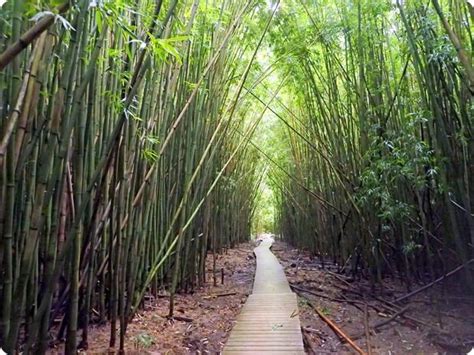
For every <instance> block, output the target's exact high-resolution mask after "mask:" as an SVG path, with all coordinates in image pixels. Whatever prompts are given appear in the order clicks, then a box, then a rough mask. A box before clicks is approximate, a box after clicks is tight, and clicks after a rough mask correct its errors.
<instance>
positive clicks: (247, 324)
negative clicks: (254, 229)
mask: <svg viewBox="0 0 474 355" xmlns="http://www.w3.org/2000/svg"><path fill="white" fill-rule="evenodd" d="M271 245H272V240H271V239H270V238H267V239H265V240H263V242H262V243H261V244H260V246H258V247H257V248H255V250H254V252H255V255H256V256H257V272H256V275H255V282H254V286H253V293H252V294H251V295H250V296H249V298H248V299H247V302H246V303H245V305H244V306H243V308H242V311H241V313H240V314H239V316H238V317H237V323H236V324H235V326H234V328H233V329H232V331H231V333H230V337H229V340H228V341H227V344H226V345H225V347H224V352H223V353H224V354H261V353H265V354H304V353H305V352H304V348H303V338H302V335H301V328H300V319H299V316H298V303H297V298H296V294H294V293H293V292H291V289H290V286H289V285H288V280H287V279H286V276H285V272H284V271H283V267H282V266H281V265H280V263H279V262H278V260H277V258H276V257H275V255H273V253H272V252H271V251H270V249H269V248H270V246H271Z"/></svg>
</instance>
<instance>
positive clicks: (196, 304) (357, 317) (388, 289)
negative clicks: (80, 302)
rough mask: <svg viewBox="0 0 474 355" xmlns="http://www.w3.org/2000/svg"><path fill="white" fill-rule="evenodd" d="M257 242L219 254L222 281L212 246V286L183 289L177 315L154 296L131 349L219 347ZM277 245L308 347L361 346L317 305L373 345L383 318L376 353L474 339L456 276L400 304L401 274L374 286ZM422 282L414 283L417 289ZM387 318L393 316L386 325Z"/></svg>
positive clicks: (469, 305) (447, 349) (317, 350)
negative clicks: (348, 341)
mask: <svg viewBox="0 0 474 355" xmlns="http://www.w3.org/2000/svg"><path fill="white" fill-rule="evenodd" d="M254 247H255V244H254V243H244V244H241V245H239V246H238V247H237V248H235V249H231V250H228V251H227V253H226V254H223V255H219V256H218V259H217V263H216V266H217V267H216V270H217V271H218V273H217V286H213V281H212V280H213V274H212V254H211V255H210V256H209V257H208V260H207V271H208V275H207V280H208V282H207V284H206V286H204V287H202V288H200V289H198V290H196V291H195V292H194V293H192V294H178V295H177V296H176V306H175V309H176V316H177V318H178V319H175V320H170V319H168V318H167V317H166V315H167V314H168V307H169V301H168V298H167V297H166V296H165V295H163V296H162V297H158V298H157V299H155V300H150V301H147V304H146V307H145V309H144V310H142V311H141V312H140V313H139V314H138V315H137V316H136V317H135V318H134V320H133V321H132V322H131V323H130V325H129V327H128V330H127V336H126V338H127V339H126V352H127V354H138V353H140V354H143V353H151V354H218V353H219V352H220V351H221V350H222V348H223V346H224V344H225V342H226V340H227V338H228V336H229V334H230V330H231V329H232V327H233V325H234V321H235V319H236V317H237V315H238V313H239V312H240V309H241V307H242V306H243V304H244V303H245V301H246V299H247V296H248V295H249V294H250V293H251V290H252V286H253V278H254V273H255V258H254V256H253V252H252V250H253V248H254ZM272 251H273V252H274V253H275V255H276V256H277V257H278V259H279V260H280V262H281V264H282V265H283V267H284V269H285V272H286V275H287V278H288V281H289V282H290V285H292V287H293V290H294V291H295V292H296V293H297V294H298V300H299V311H300V314H299V316H300V320H301V326H302V330H303V338H304V342H305V348H306V351H307V352H308V353H309V354H325V353H337V354H351V353H354V350H353V349H352V348H351V347H350V346H349V345H348V344H346V343H344V342H342V341H341V339H340V338H339V337H338V336H337V335H336V334H335V332H334V331H333V330H332V329H331V328H330V327H329V326H328V325H327V323H326V322H324V321H323V320H322V319H321V318H320V317H319V316H318V314H317V313H316V312H315V310H314V309H313V307H314V308H317V309H318V310H319V311H320V312H321V313H322V314H323V315H324V316H326V317H327V318H328V319H330V320H331V321H332V322H334V324H335V325H336V326H337V327H338V328H339V329H341V330H342V331H343V332H344V333H345V334H346V335H348V336H349V337H350V338H352V339H353V340H354V341H355V343H356V344H357V345H358V346H359V347H360V348H361V349H362V350H363V351H366V352H367V349H368V348H367V337H366V333H365V329H366V328H365V324H368V325H369V326H370V328H372V327H373V326H374V325H377V327H376V330H372V331H371V333H370V336H369V339H370V348H371V352H372V354H445V353H448V354H465V353H466V352H467V351H469V350H470V349H471V347H473V346H474V299H472V298H469V297H468V296H466V295H462V294H461V293H460V292H458V288H459V287H457V285H456V284H455V283H453V281H451V284H449V286H447V283H445V284H444V286H435V287H432V288H430V289H428V290H427V291H424V292H422V293H420V294H418V295H416V296H415V297H413V298H410V299H409V300H408V301H407V302H406V303H403V304H399V305H396V307H395V308H394V307H393V306H390V305H389V304H388V303H387V302H390V300H393V299H395V298H397V297H399V296H401V295H404V294H405V293H406V292H407V290H406V287H405V286H404V285H402V284H400V283H399V282H398V281H394V280H392V281H388V280H385V281H384V282H385V283H384V289H383V290H378V291H377V293H376V294H373V293H372V292H371V289H370V286H369V283H368V282H367V281H365V280H358V281H352V280H351V279H349V278H348V277H346V276H343V275H340V274H337V273H336V270H337V267H336V266H335V265H332V264H330V263H327V264H326V265H325V269H322V265H321V263H320V261H319V259H317V258H312V257H311V256H310V255H309V253H306V252H302V251H298V250H296V249H294V248H292V247H289V246H287V245H286V244H285V243H282V242H279V241H277V242H276V243H275V244H274V245H273V247H272ZM221 268H222V269H223V270H224V284H223V285H222V284H221V274H220V271H221ZM448 282H449V281H448ZM442 284H443V283H440V285H442ZM418 287H419V286H417V285H413V287H412V289H417V288H418ZM443 287H444V288H443ZM447 287H449V291H447V290H446V288H447ZM365 304H367V311H365V309H366V306H365ZM395 314H400V316H394V315H395ZM382 322H385V323H386V324H385V325H383V326H379V325H380V323H382ZM109 333H110V326H97V327H93V328H91V329H90V341H89V349H88V351H87V353H88V354H91V353H94V354H97V353H103V354H105V353H108V352H109V351H108V350H109V349H108V346H107V344H108V340H109ZM368 354H369V353H368Z"/></svg>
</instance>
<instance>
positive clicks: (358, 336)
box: [352, 306, 408, 340]
mask: <svg viewBox="0 0 474 355" xmlns="http://www.w3.org/2000/svg"><path fill="white" fill-rule="evenodd" d="M407 310H408V306H407V307H404V308H402V309H400V310H398V311H397V312H395V313H394V314H392V315H391V316H390V317H389V318H387V319H384V320H383V321H380V322H378V323H376V324H374V325H373V326H371V327H370V328H371V329H370V330H375V329H378V328H380V327H383V326H384V325H386V324H388V323H390V322H392V321H394V320H395V319H396V318H397V317H399V316H402V315H403V313H405V312H406V311H407ZM364 335H367V332H364V333H359V334H356V335H353V336H352V339H353V340H357V339H359V338H361V337H363V336H364Z"/></svg>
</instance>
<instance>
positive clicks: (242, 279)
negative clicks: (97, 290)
mask: <svg viewBox="0 0 474 355" xmlns="http://www.w3.org/2000/svg"><path fill="white" fill-rule="evenodd" d="M254 247H255V245H254V244H251V243H243V244H240V245H239V246H237V247H236V248H234V249H229V250H228V251H227V253H225V254H223V255H218V258H217V262H216V270H217V271H218V272H217V275H216V280H217V286H213V272H212V270H213V269H212V263H213V258H212V254H211V255H209V257H208V258H207V284H206V286H204V287H201V288H199V289H197V290H195V292H194V293H192V294H178V295H176V298H175V315H176V319H174V320H170V319H168V318H167V317H166V315H167V314H168V311H169V299H168V297H166V296H163V297H158V298H156V299H155V300H151V301H148V302H147V304H146V307H145V309H144V310H142V311H141V312H140V313H139V314H138V315H136V316H135V318H134V319H133V321H132V322H131V323H130V324H129V326H128V329H127V335H126V353H127V354H132V353H134V354H138V353H140V354H143V353H154V354H217V353H219V352H220V351H221V350H222V348H223V346H224V344H225V342H226V340H227V338H228V336H229V335H230V330H231V329H232V327H233V325H234V323H233V321H234V320H235V318H236V317H237V315H238V314H239V312H240V309H241V307H242V306H243V304H244V303H245V301H246V299H247V297H248V295H249V294H250V293H251V291H252V286H253V277H254V274H255V257H254V255H253V252H252V250H253V248H254ZM221 269H223V270H224V284H221V281H222V280H221ZM109 335H110V325H108V326H98V327H95V328H92V329H90V340H89V349H88V350H87V353H88V354H92V353H93V354H98V353H104V354H105V353H107V352H108V350H109V349H108V343H109ZM83 353H85V352H83Z"/></svg>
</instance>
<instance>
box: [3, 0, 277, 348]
mask: <svg viewBox="0 0 474 355" xmlns="http://www.w3.org/2000/svg"><path fill="white" fill-rule="evenodd" d="M255 5H256V3H255V2H254V1H226V0H222V1H199V0H193V1H177V0H169V1H162V0H140V1H135V0H133V1H132V0H130V1H128V0H119V1H90V0H87V1H86V0H78V1H66V2H64V3H63V2H61V3H59V4H58V1H51V2H46V1H43V2H36V1H27V0H15V1H8V2H7V3H6V4H5V5H3V7H2V8H1V12H0V33H1V39H0V53H1V54H0V63H1V68H2V69H1V71H0V117H1V121H0V132H1V136H0V201H1V203H0V235H1V236H2V237H1V244H0V265H1V272H0V294H1V299H2V302H1V306H2V307H1V309H0V343H1V344H2V347H3V349H4V350H6V351H7V352H8V353H10V352H12V351H13V350H14V349H17V350H21V351H24V352H25V353H31V352H35V353H44V352H45V351H46V350H47V348H48V346H49V345H50V342H52V341H55V340H59V341H62V340H65V341H66V344H65V352H66V353H70V354H71V353H75V351H76V349H77V347H78V344H77V341H76V340H78V341H80V344H79V346H80V347H81V348H87V342H88V326H89V325H90V324H97V323H105V322H106V321H108V322H110V347H112V348H113V347H117V348H119V349H123V348H124V335H125V331H126V329H127V324H128V322H129V320H130V319H131V318H132V317H133V315H134V314H135V312H136V311H137V309H138V308H139V307H140V306H141V305H142V304H143V300H144V297H145V296H146V295H149V294H150V293H151V294H156V293H157V292H159V291H160V290H162V289H164V288H166V289H167V290H168V291H169V293H170V298H171V302H170V303H171V307H170V316H173V296H174V294H175V293H176V292H179V291H181V290H185V291H190V290H192V289H193V288H194V287H196V286H198V285H200V284H202V283H203V282H205V281H206V280H205V277H206V268H205V259H206V254H207V252H208V251H211V252H213V253H214V257H215V254H216V253H217V252H220V251H221V250H222V248H228V247H232V246H233V245H235V244H236V243H238V242H241V241H243V240H246V239H247V238H248V237H249V236H250V221H251V218H252V215H253V213H254V208H255V206H254V200H255V194H256V193H255V191H257V186H258V184H259V181H260V180H261V178H262V173H261V171H260V170H259V169H256V167H255V162H256V161H257V157H256V152H255V150H254V149H252V147H251V146H249V145H248V143H247V141H248V138H249V137H250V135H251V134H252V133H253V131H254V130H255V126H256V124H257V123H258V119H256V120H254V121H253V122H251V123H248V121H246V120H244V119H243V117H244V114H245V113H246V112H247V113H248V112H250V111H252V112H253V114H254V115H255V117H257V118H258V116H259V115H263V113H264V112H265V110H266V107H264V106H261V107H260V106H259V107H254V106H251V105H248V104H247V105H243V104H242V100H241V98H242V97H243V95H242V92H243V90H242V88H243V84H244V82H246V81H248V80H247V79H248V78H249V72H250V69H251V68H252V64H253V62H254V58H255V55H256V51H257V49H258V47H259V43H258V40H259V39H260V42H261V39H262V38H263V36H264V32H258V33H248V31H247V30H246V29H245V26H244V25H243V24H244V23H245V22H246V21H248V19H249V18H251V15H252V14H254V13H255V11H257V10H258V8H257V7H256V6H255ZM265 16H267V17H269V16H270V15H269V14H268V13H266V15H265ZM244 36H246V38H250V39H248V43H249V45H248V46H243V45H242V39H243V38H244ZM260 36H261V37H260ZM248 85H251V83H250V84H248Z"/></svg>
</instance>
